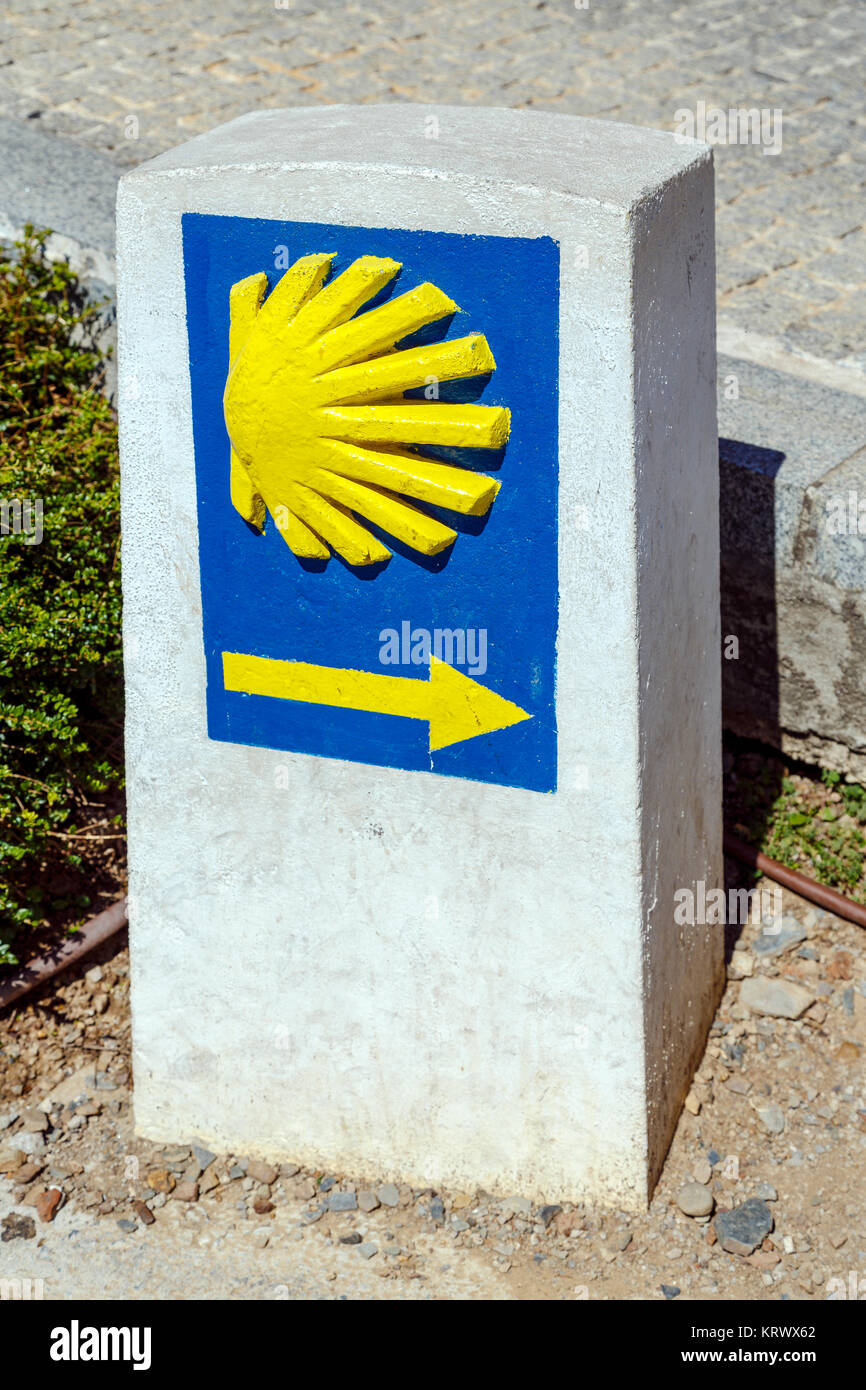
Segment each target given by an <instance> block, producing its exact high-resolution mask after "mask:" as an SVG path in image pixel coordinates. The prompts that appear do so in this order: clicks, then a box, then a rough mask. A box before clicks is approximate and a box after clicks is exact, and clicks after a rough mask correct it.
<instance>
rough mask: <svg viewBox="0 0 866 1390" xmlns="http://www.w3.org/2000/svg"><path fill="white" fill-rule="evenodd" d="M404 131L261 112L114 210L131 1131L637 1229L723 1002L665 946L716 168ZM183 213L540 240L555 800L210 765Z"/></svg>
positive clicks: (712, 675) (699, 682) (337, 769)
mask: <svg viewBox="0 0 866 1390" xmlns="http://www.w3.org/2000/svg"><path fill="white" fill-rule="evenodd" d="M432 114H433V113H432V112H429V111H424V110H423V109H417V108H412V109H406V108H395V107H384V108H380V109H378V110H374V109H369V110H366V111H361V112H359V111H357V110H345V109H343V110H341V109H339V108H336V109H332V110H330V111H314V112H310V111H308V112H301V111H294V112H288V113H283V114H282V115H280V114H277V113H263V114H262V115H261V116H258V117H247V118H245V119H244V120H242V121H240V122H238V123H236V124H234V125H232V126H231V127H230V128H229V129H227V130H225V129H224V130H218V131H216V132H213V133H212V134H211V135H209V136H208V137H202V138H200V139H199V140H197V141H196V142H195V143H193V144H191V145H189V146H187V147H186V148H185V149H182V150H180V151H177V152H174V153H173V154H171V155H165V156H162V157H160V158H159V159H157V160H156V161H154V163H153V164H152V165H150V166H149V167H148V168H145V169H141V170H137V171H135V172H133V173H131V174H130V175H128V176H127V177H126V178H125V179H124V181H123V183H122V184H121V196H120V200H119V221H118V268H119V291H120V294H119V316H120V317H119V323H120V400H121V461H122V467H123V470H124V491H123V502H124V517H123V522H124V584H125V652H126V659H127V709H128V729H127V755H128V756H127V768H128V794H129V837H130V858H131V897H130V917H131V934H132V956H133V989H134V1009H133V1014H134V1019H135V1025H134V1029H135V1077H136V1114H137V1123H138V1125H139V1126H140V1128H141V1130H142V1131H143V1132H144V1133H146V1134H148V1135H150V1136H152V1137H154V1138H163V1137H166V1138H167V1137H168V1136H170V1135H174V1134H177V1133H179V1132H185V1131H187V1130H189V1129H193V1130H195V1131H196V1132H197V1133H199V1134H200V1135H201V1136H202V1138H204V1139H205V1141H206V1142H210V1141H213V1143H214V1144H216V1145H217V1146H218V1147H219V1146H225V1147H236V1146H238V1145H242V1146H243V1148H244V1149H246V1150H252V1151H259V1152H262V1151H263V1152H265V1153H271V1154H274V1153H283V1154H289V1153H291V1154H293V1155H294V1157H295V1160H296V1161H299V1160H300V1159H302V1158H303V1159H306V1157H309V1158H310V1160H311V1161H314V1160H316V1159H318V1160H319V1161H328V1162H330V1163H332V1164H334V1165H337V1166H338V1167H340V1166H342V1167H344V1168H348V1167H351V1166H352V1164H353V1163H354V1164H357V1163H358V1162H360V1161H362V1160H363V1162H364V1163H366V1164H368V1165H370V1164H372V1165H374V1166H376V1167H377V1168H378V1169H379V1170H380V1171H381V1172H382V1173H383V1174H389V1173H390V1174H392V1175H395V1176H404V1177H406V1178H407V1179H410V1178H412V1177H415V1178H418V1179H420V1180H422V1181H426V1180H430V1179H432V1178H435V1180H436V1181H439V1182H448V1181H450V1182H453V1183H455V1184H461V1183H462V1184H468V1183H471V1184H479V1183H480V1184H481V1185H483V1186H485V1187H486V1188H488V1189H490V1190H493V1191H496V1190H498V1191H505V1192H507V1191H513V1190H518V1191H527V1192H529V1193H535V1194H538V1195H542V1196H546V1197H548V1198H550V1197H552V1196H554V1195H556V1196H560V1197H568V1196H569V1195H570V1194H572V1195H575V1194H578V1193H583V1194H586V1193H587V1192H589V1193H592V1194H594V1195H596V1196H597V1197H599V1198H601V1199H604V1200H607V1201H610V1202H615V1203H616V1202H622V1201H624V1200H625V1198H626V1196H628V1197H629V1198H630V1200H631V1201H632V1203H634V1202H635V1201H638V1202H642V1201H643V1200H644V1199H645V1197H646V1192H647V1188H648V1186H649V1185H650V1184H651V1183H652V1180H653V1179H654V1177H655V1175H656V1173H657V1171H658V1168H659V1165H660V1162H661V1158H662V1156H663V1153H664V1151H665V1149H666V1146H667V1143H668V1141H669V1138H670V1135H671V1132H672V1129H673V1126H674V1124H675V1122H676V1118H677V1115H678V1114H679V1110H680V1106H681V1103H682V1098H683V1095H684V1092H685V1089H686V1087H687V1084H688V1079H689V1075H690V1070H691V1067H692V1065H693V1063H694V1061H695V1059H696V1056H697V1053H698V1052H699V1050H700V1047H701V1044H702V1042H703V1039H704V1036H705V1030H706V1028H707V1027H708V1026H709V1022H710V1020H711V1018H712V1012H713V1007H714V1003H715V999H716V997H717V993H718V989H719V987H720V984H721V978H720V975H721V945H722V943H721V937H720V936H719V934H718V932H717V931H715V930H713V929H712V928H709V929H706V928H704V929H702V928H699V927H698V928H692V929H690V930H689V933H688V938H687V939H682V937H681V934H680V933H679V932H678V931H677V930H676V929H675V928H674V926H673V922H672V914H673V905H674V888H675V886H678V885H682V884H683V883H689V882H692V881H694V880H696V879H703V880H704V881H705V882H706V883H707V884H708V885H714V884H715V883H716V882H717V881H718V880H719V878H720V874H721V820H720V816H721V791H720V761H721V759H720V751H721V750H720V738H719V728H720V688H719V687H720V682H719V672H718V658H717V652H718V639H719V630H718V607H717V592H718V591H717V573H718V514H717V463H716V432H715V403H714V398H713V382H714V379H715V352H714V344H713V294H712V285H713V281H712V266H713V259H712V258H713V216H712V213H713V204H712V170H711V164H710V161H709V159H708V157H707V154H706V152H705V151H704V150H702V149H701V148H700V147H697V146H694V145H693V146H690V147H685V146H682V145H678V144H677V143H676V142H675V141H674V140H673V138H672V137H671V136H669V135H664V134H662V133H658V132H652V131H649V132H647V131H640V130H636V129H631V128H628V127H626V126H622V125H615V124H601V125H598V124H596V123H592V124H591V125H590V124H586V123H583V122H570V121H567V120H563V119H562V118H560V117H556V116H551V115H547V114H528V113H514V112H491V111H488V112H474V113H473V112H464V111H460V110H457V109H454V110H446V111H442V110H439V111H438V113H436V114H437V116H438V119H439V122H440V129H439V138H438V139H437V140H435V141H430V140H428V139H427V138H426V136H425V130H426V129H427V121H428V118H429V117H430V116H431V115H432ZM491 173H493V175H494V177H492V178H491ZM529 180H531V182H528V181H529ZM190 210H197V211H201V212H211V213H217V212H219V213H231V214H243V215H246V216H250V215H253V216H261V217H270V218H277V217H281V218H289V219H291V218H293V217H298V216H303V218H304V219H305V220H317V221H322V222H324V223H326V224H327V223H337V224H341V225H343V224H348V225H359V224H360V225H369V226H377V225H378V226H381V225H382V223H383V221H387V222H392V223H393V224H394V225H396V226H398V227H405V228H409V229H412V228H425V229H428V230H433V231H436V230H441V231H450V232H455V231H456V232H462V233H466V234H488V233H489V234H496V235H520V236H541V235H548V236H552V237H554V238H555V239H556V240H558V241H559V242H560V245H561V266H562V272H561V285H560V289H561V333H560V403H561V404H560V448H561V452H560V460H561V463H560V529H559V536H560V542H559V543H560V555H559V571H560V639H559V644H558V689H557V701H558V705H557V722H558V727H559V758H560V768H559V790H558V791H557V794H556V795H555V796H549V795H548V796H545V795H540V794H537V793H533V792H527V791H520V790H515V789H513V788H508V787H502V786H496V785H492V784H486V783H469V782H464V781H460V780H457V779H450V778H442V777H431V776H430V775H429V774H424V773H416V772H408V773H407V772H400V771H395V770H393V769H382V768H375V767H369V766H364V765H362V764H357V763H341V762H336V761H333V760H330V759H324V758H308V757H302V756H298V755H296V754H287V753H285V752H283V753H279V754H274V753H270V752H268V751H267V750H266V749H262V748H252V747H243V746H239V745H232V744H221V743H217V742H214V741H210V740H208V739H207V737H206V733H205V726H204V708H205V692H204V682H205V665H204V652H203V647H202V633H201V608H200V599H199V579H198V565H197V554H196V549H197V516H196V498H195V477H194V468H193V442H192V421H191V408H190V396H189V385H188V374H187V352H188V344H187V336H186V322H185V292H184V281H183V268H182V258H181V244H180V214H181V212H182V211H190ZM142 246H147V247H149V248H152V254H150V255H148V256H142V255H141V247H142ZM584 252H587V253H588V263H589V265H590V266H591V267H592V268H593V273H592V274H590V275H587V273H586V269H585V268H583V264H582V259H583V253H584ZM527 294H528V290H527ZM530 304H531V298H529V297H528V298H527V305H530ZM526 312H529V309H527V310H526ZM515 404H516V403H515ZM585 510H586V511H587V512H588V513H590V514H591V516H592V518H593V524H591V525H588V526H584V525H582V524H581V522H580V518H581V516H582V514H583V513H584V511H585ZM522 563H523V557H522V556H521V555H515V565H516V567H517V569H519V566H520V565H521V564H522ZM600 613H603V614H604V624H603V631H600V625H599V614H600ZM494 616H495V615H493V614H491V615H490V619H491V620H492V619H493V618H494ZM660 750H664V757H660V756H659V753H660ZM277 762H279V764H280V766H281V767H282V768H283V769H284V770H285V772H287V774H288V780H289V787H288V794H287V791H286V790H285V789H284V784H277V781H276V779H275V776H274V769H275V764H276V763H277ZM684 808H686V809H685V811H684ZM431 902H432V903H435V905H436V908H437V911H436V916H435V923H433V924H431V921H430V918H429V904H430V903H431ZM239 932H240V933H242V936H243V942H244V949H243V951H242V952H241V951H238V949H237V941H238V934H239ZM167 978H168V979H171V981H172V987H171V989H170V990H166V987H165V982H166V979H167ZM277 1029H282V1030H284V1033H285V1039H284V1042H285V1045H284V1046H281V1047H280V1048H277V1047H274V1046H266V1045H263V1044H265V1042H266V1040H267V1039H268V1038H272V1037H273V1035H274V1032H275V1030H277Z"/></svg>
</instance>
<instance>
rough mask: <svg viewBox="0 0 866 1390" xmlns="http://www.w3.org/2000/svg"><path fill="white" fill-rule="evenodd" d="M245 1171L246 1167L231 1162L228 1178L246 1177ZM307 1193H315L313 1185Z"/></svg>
mask: <svg viewBox="0 0 866 1390" xmlns="http://www.w3.org/2000/svg"><path fill="white" fill-rule="evenodd" d="M246 1171H247V1170H246V1168H242V1167H241V1165H240V1164H239V1163H233V1164H232V1166H231V1168H230V1169H229V1178H230V1180H231V1181H232V1182H237V1181H238V1179H239V1178H244V1177H246ZM309 1195H310V1196H311V1197H312V1196H314V1195H315V1187H314V1188H313V1191H312V1192H311V1193H310V1194H309Z"/></svg>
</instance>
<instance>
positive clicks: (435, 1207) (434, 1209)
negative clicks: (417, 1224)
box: [430, 1197, 445, 1226]
mask: <svg viewBox="0 0 866 1390" xmlns="http://www.w3.org/2000/svg"><path fill="white" fill-rule="evenodd" d="M430 1220H431V1221H435V1222H436V1225H437V1226H441V1225H442V1222H443V1221H444V1220H445V1203H444V1202H443V1201H442V1198H441V1197H434V1198H433V1201H432V1202H431V1203H430Z"/></svg>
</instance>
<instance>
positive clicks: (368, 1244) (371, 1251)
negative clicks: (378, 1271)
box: [358, 1240, 379, 1260]
mask: <svg viewBox="0 0 866 1390" xmlns="http://www.w3.org/2000/svg"><path fill="white" fill-rule="evenodd" d="M378 1253H379V1247H378V1245H374V1244H373V1242H372V1241H371V1240H365V1241H363V1242H362V1243H361V1244H360V1245H359V1246H358V1254H359V1255H361V1256H362V1257H363V1259H365V1260H371V1259H372V1258H373V1256H374V1255H377V1254H378Z"/></svg>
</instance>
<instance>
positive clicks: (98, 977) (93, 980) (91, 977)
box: [84, 965, 102, 985]
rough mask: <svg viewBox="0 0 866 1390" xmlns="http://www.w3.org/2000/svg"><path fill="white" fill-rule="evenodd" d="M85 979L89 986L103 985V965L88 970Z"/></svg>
mask: <svg viewBox="0 0 866 1390" xmlns="http://www.w3.org/2000/svg"><path fill="white" fill-rule="evenodd" d="M84 978H85V980H86V981H87V983H88V984H89V985H98V984H101V983H102V966H101V965H94V966H92V967H91V969H90V970H86V971H85V972H84Z"/></svg>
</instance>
